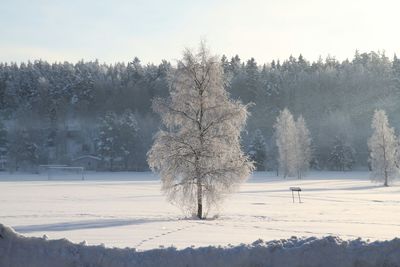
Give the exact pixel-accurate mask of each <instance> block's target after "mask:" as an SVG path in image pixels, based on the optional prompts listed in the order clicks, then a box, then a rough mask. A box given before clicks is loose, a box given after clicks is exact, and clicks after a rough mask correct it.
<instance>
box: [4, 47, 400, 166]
mask: <svg viewBox="0 0 400 267" xmlns="http://www.w3.org/2000/svg"><path fill="white" fill-rule="evenodd" d="M220 60H221V64H222V67H223V70H224V74H225V79H226V84H225V86H226V89H227V90H228V92H229V93H230V96H231V97H232V98H234V99H240V100H241V101H242V103H243V104H248V107H249V110H250V113H251V115H250V117H249V119H248V120H247V124H246V128H245V129H246V130H245V131H244V132H242V146H243V148H244V151H245V152H246V153H248V155H250V157H251V158H252V159H253V160H254V161H255V162H256V167H257V169H258V170H276V168H277V147H276V138H275V137H274V127H273V126H274V123H275V121H276V118H277V116H278V115H279V112H280V111H281V110H283V109H285V108H288V109H289V110H290V112H291V113H292V114H293V116H294V117H295V118H298V117H299V116H302V117H303V118H304V120H305V123H306V125H307V127H308V129H309V131H310V133H311V137H312V143H311V144H312V156H311V168H313V169H319V170H322V169H323V170H339V171H348V170H352V169H355V168H356V169H357V168H363V169H366V168H367V167H368V155H369V153H368V146H367V140H368V138H369V137H370V136H371V133H372V130H371V119H372V116H373V113H374V110H375V109H384V110H385V111H386V113H387V114H388V117H389V121H390V124H391V126H393V127H394V128H395V129H397V130H399V129H400V116H399V114H400V105H399V103H400V59H398V58H397V57H396V56H394V57H390V58H389V57H388V56H386V55H385V54H384V53H381V52H370V53H360V52H358V51H356V52H355V54H354V57H353V58H352V59H346V60H344V61H341V62H340V61H338V60H336V59H335V58H334V57H330V56H329V57H327V58H325V59H323V58H319V59H318V60H317V61H314V62H310V61H308V60H307V59H305V58H304V57H303V56H302V55H300V56H298V57H293V56H290V57H289V58H288V59H287V60H283V61H279V60H276V61H275V60H274V61H272V62H269V63H265V64H260V63H257V61H256V60H255V59H254V58H251V59H248V60H243V59H241V58H240V57H239V56H238V55H236V56H234V57H232V58H227V57H226V56H222V57H221V58H220ZM174 64H175V63H174V62H168V61H165V60H164V61H162V62H161V63H160V64H158V65H155V64H144V63H142V62H141V61H140V60H139V59H138V58H136V57H135V58H134V59H133V60H132V61H131V62H128V63H115V64H106V63H100V62H98V61H91V62H85V61H80V62H77V63H69V62H54V63H49V62H46V61H43V60H37V61H33V62H26V63H18V64H17V63H0V107H1V110H0V116H1V119H0V163H1V164H0V167H1V169H9V170H12V171H14V170H33V169H34V168H36V166H38V165H45V164H65V165H73V162H74V160H75V159H77V158H79V157H81V156H85V155H90V156H93V157H95V158H98V159H99V161H100V163H101V164H99V170H100V169H105V170H111V171H118V170H136V171H144V170H148V168H149V167H148V164H147V161H146V153H147V151H148V150H149V149H150V147H151V145H152V143H153V136H154V134H155V133H156V132H157V131H158V129H159V128H160V127H162V126H161V124H160V118H159V117H158V115H157V114H155V113H154V112H153V110H152V99H154V98H155V97H166V96H168V94H169V73H170V70H172V69H174V68H176V67H175V65H174Z"/></svg>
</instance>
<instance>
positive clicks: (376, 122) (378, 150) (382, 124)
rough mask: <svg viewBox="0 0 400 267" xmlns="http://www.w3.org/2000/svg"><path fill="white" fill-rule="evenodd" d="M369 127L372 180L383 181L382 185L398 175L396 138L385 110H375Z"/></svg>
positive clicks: (385, 184) (387, 183) (386, 184)
mask: <svg viewBox="0 0 400 267" xmlns="http://www.w3.org/2000/svg"><path fill="white" fill-rule="evenodd" d="M371 127H372V129H373V131H374V132H373V134H372V136H371V138H370V139H369V140H368V148H369V150H370V163H371V169H372V177H371V178H372V180H374V181H379V182H383V184H384V186H389V183H390V182H391V181H392V180H393V179H394V178H396V176H397V175H398V169H397V167H396V159H397V140H396V136H395V134H394V129H393V128H391V127H390V125H389V121H388V118H387V116H386V112H385V111H384V110H375V113H374V117H373V119H372V124H371Z"/></svg>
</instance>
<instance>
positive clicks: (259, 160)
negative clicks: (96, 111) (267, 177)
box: [248, 129, 267, 171]
mask: <svg viewBox="0 0 400 267" xmlns="http://www.w3.org/2000/svg"><path fill="white" fill-rule="evenodd" d="M266 147H267V144H266V142H265V139H264V136H263V135H262V133H261V130H260V129H257V130H256V131H255V133H254V136H253V139H252V141H251V144H250V146H249V150H248V151H249V152H248V153H249V155H250V159H251V160H252V161H253V162H254V166H255V167H256V170H258V171H265V163H266V159H267V153H266Z"/></svg>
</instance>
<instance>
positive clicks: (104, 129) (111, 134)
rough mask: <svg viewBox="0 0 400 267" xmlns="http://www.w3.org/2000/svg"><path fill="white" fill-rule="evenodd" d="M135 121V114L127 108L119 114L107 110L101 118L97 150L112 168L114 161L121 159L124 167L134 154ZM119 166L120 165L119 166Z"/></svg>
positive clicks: (135, 139) (127, 167)
mask: <svg viewBox="0 0 400 267" xmlns="http://www.w3.org/2000/svg"><path fill="white" fill-rule="evenodd" d="M137 131H138V127H137V121H136V118H135V115H134V114H133V113H132V112H131V111H129V110H127V111H125V112H124V113H122V114H121V115H117V114H116V113H115V112H107V113H106V114H105V116H104V117H102V118H101V123H100V128H99V132H100V133H99V139H98V142H97V150H98V153H99V154H100V156H101V157H102V159H103V160H104V161H106V162H108V163H109V169H110V170H111V171H112V170H114V167H115V163H116V161H122V162H123V164H124V168H125V169H129V165H130V164H129V163H130V161H131V159H132V157H133V156H134V151H135V148H136V145H135V143H136V142H137V141H138V140H137V138H136V137H137ZM119 167H121V166H119Z"/></svg>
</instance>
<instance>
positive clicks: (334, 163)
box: [328, 136, 355, 171]
mask: <svg viewBox="0 0 400 267" xmlns="http://www.w3.org/2000/svg"><path fill="white" fill-rule="evenodd" d="M344 140H345V137H344V136H341V137H338V136H336V137H335V140H334V143H333V147H332V150H331V153H330V156H329V159H328V161H329V164H330V166H331V168H332V169H334V170H337V171H346V170H351V169H352V168H353V165H354V163H355V151H354V149H353V148H352V147H351V146H350V145H349V144H347V143H346V142H345V141H344Z"/></svg>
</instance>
